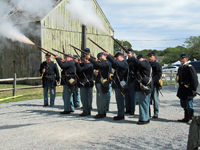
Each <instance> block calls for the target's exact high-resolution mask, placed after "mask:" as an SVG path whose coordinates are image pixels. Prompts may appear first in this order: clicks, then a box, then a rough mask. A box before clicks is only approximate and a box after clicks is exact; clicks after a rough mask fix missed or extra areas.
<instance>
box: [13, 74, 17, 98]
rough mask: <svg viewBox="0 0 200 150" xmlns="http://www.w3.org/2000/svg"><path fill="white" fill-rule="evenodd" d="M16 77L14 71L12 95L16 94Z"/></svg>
mask: <svg viewBox="0 0 200 150" xmlns="http://www.w3.org/2000/svg"><path fill="white" fill-rule="evenodd" d="M16 78H17V75H16V73H14V80H13V96H15V95H16Z"/></svg>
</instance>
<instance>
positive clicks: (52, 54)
mask: <svg viewBox="0 0 200 150" xmlns="http://www.w3.org/2000/svg"><path fill="white" fill-rule="evenodd" d="M36 46H37V47H38V48H39V49H41V50H43V51H45V52H47V53H50V54H51V55H53V56H54V57H55V56H56V55H55V54H53V53H51V52H50V51H48V50H46V49H44V48H42V47H40V46H38V45H36ZM59 58H60V57H59ZM60 59H61V61H64V60H63V59H62V58H60ZM43 75H44V72H43V73H42V76H41V78H43Z"/></svg>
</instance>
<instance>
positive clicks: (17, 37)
mask: <svg viewBox="0 0 200 150" xmlns="http://www.w3.org/2000/svg"><path fill="white" fill-rule="evenodd" d="M5 29H6V30H5ZM0 33H1V34H2V35H3V36H5V37H6V38H8V39H11V40H12V41H19V42H24V41H22V40H25V41H28V40H29V39H28V38H27V37H26V36H24V35H23V34H22V33H20V31H19V30H18V29H17V28H16V27H14V26H13V24H12V23H11V22H2V23H1V24H0Z"/></svg>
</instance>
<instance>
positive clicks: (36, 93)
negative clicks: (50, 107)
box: [0, 84, 63, 104]
mask: <svg viewBox="0 0 200 150" xmlns="http://www.w3.org/2000/svg"><path fill="white" fill-rule="evenodd" d="M24 86H30V85H20V84H19V85H17V87H24ZM12 87H13V85H12V84H0V89H6V88H12ZM62 91H63V88H62V86H60V87H56V96H61V95H62ZM12 95H13V91H12V90H11V91H3V92H0V99H3V98H7V97H11V98H10V99H7V100H3V101H0V104H2V103H9V102H18V101H25V100H32V99H43V88H35V89H22V90H16V96H18V95H23V96H20V97H16V98H12Z"/></svg>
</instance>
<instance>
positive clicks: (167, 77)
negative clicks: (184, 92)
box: [0, 72, 177, 96]
mask: <svg viewBox="0 0 200 150" xmlns="http://www.w3.org/2000/svg"><path fill="white" fill-rule="evenodd" d="M24 80H41V77H24V78H17V75H16V73H14V77H13V78H7V79H0V83H1V82H10V81H12V82H13V88H6V89H0V92H3V91H10V90H13V96H16V90H21V89H34V88H41V87H42V85H37V86H26V87H16V85H17V83H16V82H17V81H24ZM162 80H163V82H164V83H166V84H167V85H168V86H169V85H171V84H172V82H175V87H176V86H177V83H176V72H163V75H162ZM168 81H170V82H169V83H168Z"/></svg>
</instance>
